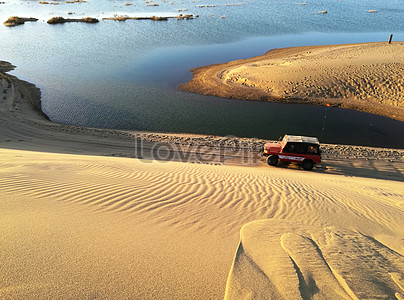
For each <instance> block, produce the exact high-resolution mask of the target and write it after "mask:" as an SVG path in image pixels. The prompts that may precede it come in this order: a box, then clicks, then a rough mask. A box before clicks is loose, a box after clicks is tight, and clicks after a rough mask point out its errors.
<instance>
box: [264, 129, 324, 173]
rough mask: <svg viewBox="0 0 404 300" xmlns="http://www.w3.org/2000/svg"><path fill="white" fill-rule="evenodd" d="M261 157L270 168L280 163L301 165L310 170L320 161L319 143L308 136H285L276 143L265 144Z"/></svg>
mask: <svg viewBox="0 0 404 300" xmlns="http://www.w3.org/2000/svg"><path fill="white" fill-rule="evenodd" d="M263 155H264V156H266V157H267V163H268V165H270V166H276V165H277V164H278V162H279V161H281V162H286V163H298V164H301V165H302V167H303V169H305V170H311V169H312V168H313V166H314V164H317V163H319V162H320V161H321V153H320V143H319V141H318V139H317V138H315V137H309V136H297V135H288V134H285V136H284V137H283V138H282V140H281V141H279V142H278V143H266V144H265V145H264V153H263Z"/></svg>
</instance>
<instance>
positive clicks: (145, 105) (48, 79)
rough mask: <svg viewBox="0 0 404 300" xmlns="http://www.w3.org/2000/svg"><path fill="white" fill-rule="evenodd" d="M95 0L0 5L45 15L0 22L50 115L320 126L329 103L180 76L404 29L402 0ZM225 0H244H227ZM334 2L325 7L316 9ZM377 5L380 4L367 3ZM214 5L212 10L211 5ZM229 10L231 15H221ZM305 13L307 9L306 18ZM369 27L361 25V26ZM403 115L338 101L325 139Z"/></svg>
mask: <svg viewBox="0 0 404 300" xmlns="http://www.w3.org/2000/svg"><path fill="white" fill-rule="evenodd" d="M125 2H127V1H107V0H98V1H95V0H93V1H88V2H87V3H81V4H65V3H61V4H60V5H40V4H38V2H35V1H21V2H19V1H13V2H11V1H8V2H6V4H2V5H0V17H1V18H3V19H6V18H8V17H9V16H10V15H20V16H31V17H38V18H40V20H39V21H38V22H37V23H26V24H25V25H23V26H19V27H14V28H6V27H4V26H1V27H0V36H1V37H2V40H3V41H6V42H5V43H3V42H2V43H0V53H1V57H0V59H3V60H8V61H10V62H12V63H13V64H15V65H17V67H18V68H17V70H15V71H14V72H13V74H15V75H17V76H19V77H21V78H23V79H26V80H28V81H31V82H33V83H35V84H37V85H38V86H39V87H40V88H41V89H42V93H43V109H44V110H45V111H46V113H47V114H48V115H49V116H50V117H51V119H52V120H54V121H58V122H63V123H71V124H78V125H87V126H95V127H108V128H123V129H136V130H153V131H165V132H192V133H203V134H219V135H237V136H248V137H260V138H277V137H278V136H280V135H282V134H283V133H285V132H287V133H290V134H306V135H317V136H320V134H321V128H322V123H323V120H324V113H325V108H324V107H316V106H309V105H286V104H282V105H281V104H273V103H258V102H245V101H237V100H229V99H221V98H217V97H207V96H201V95H195V94H189V93H185V92H181V91H178V90H176V88H175V87H176V85H178V84H180V83H183V82H185V81H187V80H189V79H190V75H191V74H190V72H189V71H188V70H189V69H191V68H193V67H197V66H201V65H206V64H212V63H220V62H225V61H229V60H234V59H239V58H246V57H252V56H256V55H262V54H264V53H265V52H266V51H268V50H270V49H273V48H279V47H288V46H302V45H316V44H339V43H353V42H369V41H382V40H387V38H388V35H389V34H390V33H394V38H393V40H403V39H404V34H403V33H404V25H403V23H402V22H400V20H402V19H403V17H404V11H403V8H402V6H400V3H401V2H400V1H399V0H396V1H395V0H392V1H389V2H388V3H380V1H376V0H367V1H366V0H365V1H362V2H361V3H358V2H357V1H356V0H345V1H332V2H330V1H325V0H324V1H322V0H318V1H316V2H313V3H311V2H308V3H306V5H300V4H299V3H297V2H296V1H293V0H284V1H232V2H231V3H230V2H229V1H225V0H217V1H215V4H217V5H218V6H217V7H212V8H206V7H205V8H199V7H198V6H199V5H202V4H213V2H212V0H209V1H202V0H198V1H196V0H194V1H192V0H189V1H187V0H185V1H182V2H178V3H175V2H174V4H170V3H169V2H163V1H154V2H158V3H159V4H160V6H158V7H146V6H145V4H144V2H143V1H141V2H140V1H139V2H137V1H132V2H133V4H134V5H132V6H125V5H124V3H125ZM233 2H234V3H233ZM226 4H243V5H240V6H227V5H226ZM184 8H188V9H189V11H187V12H186V13H193V14H199V15H200V17H199V18H198V19H195V20H189V21H177V20H173V19H171V20H169V21H167V22H153V21H134V20H128V21H126V22H115V21H102V22H100V23H98V24H82V23H77V24H76V23H69V24H63V25H56V26H51V25H48V24H46V23H45V22H44V20H47V19H48V18H50V17H53V16H58V15H61V16H64V17H68V15H67V12H68V11H73V12H74V13H75V14H74V17H81V16H93V17H98V18H101V17H103V16H112V15H113V14H115V13H118V14H128V15H131V16H136V15H176V14H178V13H179V12H178V11H177V10H178V9H184ZM323 9H326V10H327V11H328V14H327V15H319V14H316V12H317V11H322V10H323ZM370 9H376V10H377V11H378V12H377V13H376V14H370V13H369V12H368V10H370ZM212 14H213V16H211V15H212ZM222 15H225V16H226V18H224V19H223V18H221V16H222ZM296 16H299V17H298V18H297V17H296ZM358 31H363V32H362V33H353V32H358ZM402 132H404V123H401V122H396V121H393V120H390V119H388V118H384V117H377V116H372V115H369V114H364V113H359V112H353V111H347V110H342V109H333V108H329V109H328V112H327V119H326V128H325V132H324V136H323V142H338V143H345V144H363V145H377V146H386V145H387V146H395V147H402V148H404V141H402V139H399V136H400V133H402Z"/></svg>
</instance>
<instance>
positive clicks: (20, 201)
mask: <svg viewBox="0 0 404 300" xmlns="http://www.w3.org/2000/svg"><path fill="white" fill-rule="evenodd" d="M12 68H13V66H11V65H10V64H6V63H0V91H3V94H2V98H1V102H0V124H1V136H0V166H1V167H0V195H1V196H0V261H1V264H0V298H2V299H27V298H38V299H43V298H75V299H77V298H119V299H131V298H141V299H220V298H223V296H225V297H226V298H228V299H234V298H236V299H240V297H248V296H250V297H255V298H259V296H263V297H264V296H265V297H266V296H268V294H271V295H280V296H279V298H282V297H283V298H284V299H292V298H291V297H290V296H296V298H295V299H302V298H303V299H307V298H308V297H313V298H315V297H316V295H319V296H324V295H325V296H327V295H343V296H344V297H345V296H346V295H349V297H351V298H355V297H357V298H364V297H365V296H369V297H373V296H374V297H376V296H377V297H384V298H390V299H394V298H393V297H397V298H398V299H400V297H401V298H402V297H403V288H402V287H403V279H402V274H403V273H404V269H403V255H404V242H403V241H404V239H403V235H404V232H403V229H402V228H404V211H403V198H404V190H403V188H402V182H403V173H404V162H403V157H404V150H400V149H381V148H372V147H357V146H343V145H323V147H324V148H323V149H324V161H323V163H322V164H321V165H320V166H318V168H315V169H314V170H313V171H311V172H306V171H302V170H301V169H299V168H298V167H296V166H289V167H280V168H270V167H268V166H266V165H265V161H264V160H263V159H262V158H261V157H260V156H259V148H260V146H261V145H262V142H264V141H260V140H255V139H238V138H230V137H215V136H201V135H187V134H183V135H180V134H159V133H145V132H135V131H120V130H106V129H97V128H85V127H77V126H71V125H65V124H56V123H52V122H50V121H49V119H48V118H47V117H46V116H45V115H44V114H43V113H42V111H41V110H40V91H39V90H38V89H37V88H36V87H35V86H34V85H32V84H29V83H27V82H23V81H20V80H18V79H17V78H16V77H14V76H11V75H8V74H6V73H5V72H6V71H10V70H11V69H12ZM156 149H157V152H158V151H160V152H159V153H160V155H156ZM168 160H170V161H168ZM184 162H186V163H184ZM261 220H262V221H261ZM240 229H242V230H241V233H240ZM320 250H321V252H320ZM235 253H236V254H235ZM354 267H356V268H354ZM330 270H331V271H330ZM364 273H366V274H365V275H366V276H365V275H364ZM359 275H360V276H359ZM361 276H363V277H361Z"/></svg>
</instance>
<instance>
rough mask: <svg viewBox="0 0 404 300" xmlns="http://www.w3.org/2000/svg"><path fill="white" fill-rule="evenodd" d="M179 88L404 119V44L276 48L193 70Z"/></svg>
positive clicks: (208, 93)
mask: <svg viewBox="0 0 404 300" xmlns="http://www.w3.org/2000/svg"><path fill="white" fill-rule="evenodd" d="M191 71H192V73H193V79H192V80H191V81H190V82H188V83H186V84H183V85H180V86H179V88H180V89H182V90H185V91H189V92H194V93H200V94H205V95H214V96H220V97H226V98H236V99H245V100H260V101H272V102H289V103H291V102H293V103H309V104H318V105H327V104H329V105H333V106H340V107H343V108H349V109H355V110H360V111H364V112H368V113H372V114H378V115H383V116H386V117H389V118H392V119H397V120H400V121H404V79H403V78H404V43H403V42H394V43H391V44H388V43H367V44H350V45H335V46H309V47H296V48H283V49H274V50H271V51H269V52H267V53H266V54H265V55H262V56H258V57H254V58H250V59H242V60H237V61H232V62H228V63H224V64H217V65H211V66H206V67H200V68H195V69H193V70H191Z"/></svg>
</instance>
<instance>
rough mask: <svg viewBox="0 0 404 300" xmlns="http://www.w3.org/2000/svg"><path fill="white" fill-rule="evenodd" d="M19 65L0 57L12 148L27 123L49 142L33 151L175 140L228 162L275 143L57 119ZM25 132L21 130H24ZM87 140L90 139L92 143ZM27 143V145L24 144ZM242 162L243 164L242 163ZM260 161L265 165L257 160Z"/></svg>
mask: <svg viewBox="0 0 404 300" xmlns="http://www.w3.org/2000/svg"><path fill="white" fill-rule="evenodd" d="M14 68H15V67H14V66H13V65H12V64H10V63H8V62H2V61H0V83H1V85H2V90H3V91H4V93H3V98H4V99H6V100H3V102H2V103H1V105H0V120H1V122H2V123H3V124H4V125H3V132H4V134H5V135H6V136H5V137H3V140H2V141H0V147H1V146H3V147H6V148H10V146H11V148H12V144H13V143H11V140H9V142H7V140H8V138H7V136H13V135H14V134H15V130H16V128H18V127H21V128H24V130H26V131H27V135H28V136H30V137H33V136H34V137H35V138H37V139H38V141H41V140H42V139H43V140H44V143H42V144H43V145H44V147H41V143H40V142H39V143H35V141H33V143H32V144H37V147H30V148H29V149H28V150H35V149H46V148H47V147H48V148H49V150H51V151H52V149H54V151H56V152H60V153H88V154H100V155H107V156H121V157H132V158H137V157H139V156H140V157H149V158H150V157H151V153H148V154H149V155H144V153H141V154H140V155H138V154H137V153H134V151H133V145H134V143H135V144H136V143H137V142H140V143H139V145H140V146H142V147H143V146H146V147H147V148H148V149H149V150H152V149H153V147H155V146H156V145H169V150H171V151H173V152H181V151H184V152H187V151H189V149H191V150H192V152H193V155H191V156H192V158H193V161H194V162H196V161H197V160H198V159H197V155H195V154H198V151H201V152H208V151H211V152H210V153H212V152H213V153H214V155H216V154H217V156H218V159H217V160H216V159H215V160H213V161H214V162H217V161H222V162H223V161H224V160H226V159H225V158H223V157H226V155H228V156H230V157H231V158H234V157H235V156H236V157H239V158H240V156H242V154H240V153H237V152H245V153H248V155H250V156H251V157H253V158H254V159H255V160H256V157H257V155H258V154H260V151H261V150H262V147H263V144H264V143H266V142H273V141H271V140H265V139H256V138H239V137H231V136H230V137H229V136H225V137H223V136H213V135H203V134H188V133H158V132H142V131H133V130H115V129H102V128H90V127H83V126H75V125H67V124H60V123H54V122H52V121H50V119H49V118H48V116H46V114H45V113H43V112H42V110H41V95H40V90H39V89H38V88H37V87H36V86H35V85H34V84H31V83H28V82H26V81H22V80H20V79H18V78H17V77H15V76H12V75H9V74H7V73H6V72H8V71H11V70H13V69H14ZM20 131H21V129H19V132H20ZM35 132H36V133H35ZM52 138H55V140H57V141H58V142H59V143H60V144H61V145H59V143H55V144H53V143H51V139H52ZM85 141H88V142H89V143H88V144H87V143H86V142H85ZM112 141H113V142H112ZM17 142H18V141H17ZM64 143H70V146H69V147H65V145H64ZM91 143H99V144H100V145H102V146H103V147H104V148H102V147H98V148H97V147H92V144H91ZM17 144H18V143H17ZM23 144H24V143H22V146H21V147H22V148H23V147H24V145H23ZM58 145H59V146H58ZM139 145H137V146H139ZM321 146H322V149H323V152H324V156H325V158H327V157H329V158H337V159H346V158H350V159H352V158H355V159H357V158H359V159H367V160H369V159H376V160H379V159H387V160H391V161H396V160H401V159H402V158H403V157H404V149H395V148H381V147H369V146H356V145H341V144H323V143H322V144H321ZM65 151H67V152H65ZM83 151H84V152H83ZM135 152H137V151H135ZM142 152H143V151H142ZM173 157H174V160H178V159H180V160H181V157H177V156H176V155H173ZM200 158H201V157H200ZM238 163H239V164H240V162H238ZM247 165H248V164H247ZM249 165H251V164H249ZM254 165H259V164H258V163H257V162H255V163H254Z"/></svg>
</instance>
